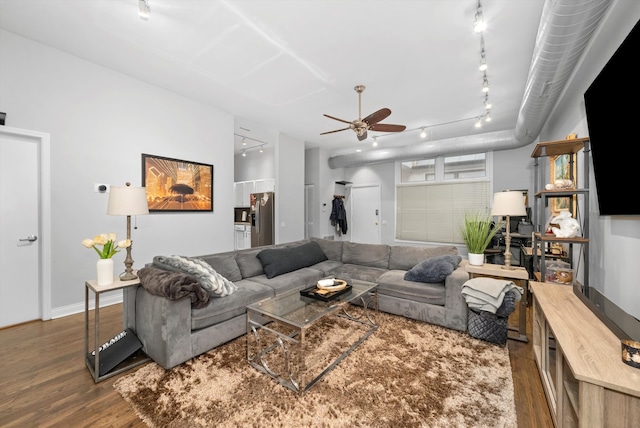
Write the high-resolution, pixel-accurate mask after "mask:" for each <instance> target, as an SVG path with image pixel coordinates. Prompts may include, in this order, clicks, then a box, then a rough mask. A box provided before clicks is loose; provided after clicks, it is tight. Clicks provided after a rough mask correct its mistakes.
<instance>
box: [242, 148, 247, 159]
mask: <svg viewBox="0 0 640 428" xmlns="http://www.w3.org/2000/svg"><path fill="white" fill-rule="evenodd" d="M242 156H243V157H246V156H247V150H246V149H242Z"/></svg>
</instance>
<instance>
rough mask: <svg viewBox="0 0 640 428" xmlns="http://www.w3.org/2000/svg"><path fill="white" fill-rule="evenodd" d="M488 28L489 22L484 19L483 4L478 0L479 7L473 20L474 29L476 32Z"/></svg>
mask: <svg viewBox="0 0 640 428" xmlns="http://www.w3.org/2000/svg"><path fill="white" fill-rule="evenodd" d="M486 29H487V23H486V22H485V20H484V15H483V14H482V5H481V4H480V0H478V7H477V9H476V15H475V19H474V20H473V31H475V32H476V33H482V32H483V31H484V30H486Z"/></svg>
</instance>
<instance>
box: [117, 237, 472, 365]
mask: <svg viewBox="0 0 640 428" xmlns="http://www.w3.org/2000/svg"><path fill="white" fill-rule="evenodd" d="M319 250H321V251H319ZM443 256H446V257H443ZM443 258H446V259H451V258H454V259H457V261H456V262H455V263H454V264H453V265H452V267H451V269H450V270H449V271H446V272H445V274H447V273H448V274H447V275H446V277H445V278H444V280H442V281H439V282H436V283H432V282H417V281H407V280H405V279H404V277H405V274H406V273H407V271H410V270H411V271H412V272H413V273H415V271H416V268H418V267H421V266H424V265H426V264H429V262H430V261H440V259H443ZM198 259H201V260H204V261H206V262H207V263H208V264H209V265H210V266H211V267H212V268H213V269H214V270H215V271H216V272H218V273H219V274H221V275H222V276H224V277H225V278H227V279H228V280H230V281H232V282H233V284H235V286H236V290H235V292H233V293H232V294H230V295H228V296H225V297H211V298H210V299H209V302H208V304H206V306H204V307H195V306H194V305H192V302H191V300H190V299H188V298H181V299H175V300H174V299H170V298H167V297H163V296H159V295H155V294H152V293H150V292H149V291H147V288H145V287H147V286H148V284H145V287H143V286H137V287H129V288H126V289H125V296H124V308H125V315H126V317H125V318H126V321H127V327H129V328H131V329H132V330H133V331H135V332H136V334H137V335H138V337H139V338H140V340H141V342H142V344H143V350H144V352H146V354H147V355H149V356H150V357H151V358H152V359H153V360H154V361H156V362H157V363H158V364H160V365H161V366H163V367H165V368H167V369H168V368H171V367H174V366H176V365H178V364H181V363H183V362H185V361H187V360H189V359H191V358H193V357H194V356H197V355H199V354H202V353H204V352H206V351H208V350H210V349H213V348H215V347H216V346H219V345H221V344H223V343H225V342H228V341H229V340H232V339H234V338H236V337H239V336H241V335H243V334H245V333H246V331H247V330H246V309H245V308H246V306H247V305H249V304H251V303H254V302H257V301H259V300H262V299H265V298H268V297H271V296H274V295H277V294H280V293H284V292H287V291H290V290H294V289H300V288H303V287H308V286H311V285H313V284H315V283H316V282H317V281H318V280H319V279H322V278H324V277H327V276H335V277H336V278H352V279H359V280H364V281H371V282H376V283H378V299H379V308H380V310H381V311H384V312H388V313H392V314H396V315H402V316H405V317H408V318H412V319H416V320H420V321H424V322H427V323H432V324H437V325H440V326H444V327H448V328H451V329H455V330H460V331H466V330H467V314H468V308H467V304H466V302H465V299H464V297H463V296H462V293H461V290H462V286H463V285H464V283H465V282H466V281H467V280H468V279H469V275H468V273H467V272H466V271H465V269H464V264H466V263H467V261H466V260H461V258H460V257H459V256H458V251H457V248H456V247H455V246H439V247H412V246H390V245H384V244H380V245H374V244H361V243H353V242H347V241H333V240H326V239H320V238H311V239H306V240H301V241H296V242H291V243H286V244H278V245H273V246H268V247H260V248H252V249H247V250H238V251H230V252H224V253H218V254H211V255H205V256H199V257H198ZM460 260H461V261H460ZM425 261H426V262H425ZM458 262H459V264H458ZM425 263H426V264H425ZM147 267H154V264H153V263H150V264H148V265H147ZM161 267H165V266H161ZM449 272H450V273H449ZM419 273H420V272H419ZM441 276H442V275H441ZM427 278H429V276H427ZM200 306H202V305H200Z"/></svg>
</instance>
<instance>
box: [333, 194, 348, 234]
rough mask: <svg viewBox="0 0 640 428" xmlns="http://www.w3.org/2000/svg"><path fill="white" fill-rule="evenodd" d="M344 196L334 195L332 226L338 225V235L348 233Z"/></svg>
mask: <svg viewBox="0 0 640 428" xmlns="http://www.w3.org/2000/svg"><path fill="white" fill-rule="evenodd" d="M343 198H344V197H343V196H334V197H333V203H332V204H331V205H332V206H331V216H330V217H329V220H331V226H335V227H336V232H337V233H338V236H340V235H342V234H343V233H347V211H346V210H345V209H344V203H343V201H342V199H343Z"/></svg>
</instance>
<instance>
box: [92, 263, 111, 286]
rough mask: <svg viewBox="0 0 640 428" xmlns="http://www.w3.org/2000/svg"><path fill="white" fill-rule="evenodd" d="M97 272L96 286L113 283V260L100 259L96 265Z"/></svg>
mask: <svg viewBox="0 0 640 428" xmlns="http://www.w3.org/2000/svg"><path fill="white" fill-rule="evenodd" d="M96 267H97V272H98V277H97V278H98V285H109V284H112V283H113V259H100V260H98V263H97V264H96Z"/></svg>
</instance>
